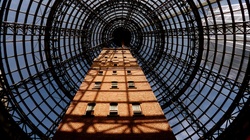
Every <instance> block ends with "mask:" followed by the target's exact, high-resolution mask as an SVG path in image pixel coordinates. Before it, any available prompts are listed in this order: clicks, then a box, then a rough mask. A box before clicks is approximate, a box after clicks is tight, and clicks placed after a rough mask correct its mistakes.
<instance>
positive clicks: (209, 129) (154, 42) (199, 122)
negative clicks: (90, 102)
mask: <svg viewBox="0 0 250 140" xmlns="http://www.w3.org/2000/svg"><path fill="white" fill-rule="evenodd" d="M249 5H250V3H249V0H234V1H231V0H221V1H218V0H195V1H189V0H134V1H131V0H20V1H16V0H15V1H11V0H4V1H1V2H0V6H1V12H0V18H1V21H0V26H1V33H0V34H1V35H0V52H1V53H0V57H1V61H0V68H1V69H0V78H1V80H0V81H1V82H0V98H1V106H0V107H1V109H0V111H1V112H0V114H2V115H1V116H0V118H2V119H1V121H0V123H1V124H2V126H3V127H2V128H1V129H0V130H3V131H1V132H0V133H2V135H4V134H6V135H8V136H9V137H11V138H16V139H22V138H31V139H49V138H52V137H53V135H54V133H55V131H56V128H57V126H58V124H59V123H60V121H61V119H62V117H63V115H64V114H65V112H66V110H67V107H68V106H69V104H70V102H71V100H72V98H73V97H74V95H75V93H76V91H77V90H78V88H79V86H80V84H81V83H82V81H83V79H84V77H85V75H86V73H87V72H88V69H89V68H90V66H91V64H92V61H93V59H94V58H95V57H97V56H98V54H99V53H100V52H101V50H102V48H104V47H110V48H116V47H119V42H120V41H121V40H122V41H125V44H126V46H127V47H128V48H130V50H131V52H132V54H133V55H134V57H136V58H137V60H138V63H139V65H140V66H141V67H142V69H143V71H144V73H145V75H146V77H147V79H148V81H149V83H150V85H151V87H152V89H153V91H154V93H155V96H156V97H157V99H158V102H159V103H160V105H161V107H162V110H163V111H164V113H165V116H166V118H167V119H168V121H169V123H170V125H171V127H172V130H173V132H174V134H175V136H176V138H177V139H223V138H225V137H230V136H231V135H230V132H232V131H233V130H236V129H237V130H239V131H240V129H243V128H242V127H241V126H242V122H245V121H246V120H248V119H246V118H247V117H246V116H247V115H246V114H250V113H249V110H250V109H249V105H250V100H249V96H250V94H249V93H250V83H249V79H250V63H249V56H250V53H249V52H250V43H249V40H250V36H249V34H250V24H249V23H250V21H249V11H250V7H249ZM248 128H249V126H248ZM243 130H244V129H243ZM235 133H237V134H238V131H236V132H235ZM239 133H240V132H239ZM15 134H17V135H15Z"/></svg>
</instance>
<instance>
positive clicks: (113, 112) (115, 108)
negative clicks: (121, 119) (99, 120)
mask: <svg viewBox="0 0 250 140" xmlns="http://www.w3.org/2000/svg"><path fill="white" fill-rule="evenodd" d="M109 109H110V112H109V116H117V115H118V104H117V103H110V108H109Z"/></svg>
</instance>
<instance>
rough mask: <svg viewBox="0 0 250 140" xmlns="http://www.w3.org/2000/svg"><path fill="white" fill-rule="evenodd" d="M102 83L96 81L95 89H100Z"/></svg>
mask: <svg viewBox="0 0 250 140" xmlns="http://www.w3.org/2000/svg"><path fill="white" fill-rule="evenodd" d="M101 83H102V82H95V86H94V89H100V88H101Z"/></svg>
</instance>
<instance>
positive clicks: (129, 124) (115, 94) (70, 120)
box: [54, 49, 175, 140]
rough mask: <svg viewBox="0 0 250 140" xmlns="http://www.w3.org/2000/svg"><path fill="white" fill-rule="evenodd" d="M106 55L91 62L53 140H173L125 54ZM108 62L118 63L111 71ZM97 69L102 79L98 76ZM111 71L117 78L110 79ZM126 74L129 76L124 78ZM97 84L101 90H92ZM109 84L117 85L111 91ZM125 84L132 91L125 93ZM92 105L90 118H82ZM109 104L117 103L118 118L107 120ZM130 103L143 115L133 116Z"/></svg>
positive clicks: (151, 95)
mask: <svg viewBox="0 0 250 140" xmlns="http://www.w3.org/2000/svg"><path fill="white" fill-rule="evenodd" d="M106 51H107V49H104V50H103V51H102V52H101V54H100V55H99V57H98V58H96V59H95V61H94V64H93V66H92V69H91V70H90V71H89V73H88V75H87V76H86V77H85V80H84V82H83V83H82V85H81V86H80V88H79V90H78V92H77V93H76V95H75V97H74V99H73V101H72V103H71V105H70V106H69V108H68V110H67V112H66V115H65V116H64V118H63V120H62V122H61V123H60V125H59V127H58V130H57V132H56V134H55V137H54V139H58V140H63V139H65V140H68V139H74V140H76V139H88V140H89V139H102V140H103V139H119V140H120V139H124V140H127V139H143V140H145V139H157V140H160V139H164V140H166V139H171V140H172V139H175V137H174V135H173V133H172V131H171V128H170V126H169V124H168V122H167V120H166V119H165V116H164V114H163V112H162V110H161V107H160V105H159V104H158V102H157V100H156V98H155V96H154V93H153V92H152V90H151V87H150V85H149V84H148V82H147V80H146V78H145V76H144V74H143V72H142V70H141V69H140V67H139V66H138V64H137V63H136V60H135V58H133V57H132V55H131V54H130V52H129V50H128V49H126V50H125V51H126V52H124V50H121V49H118V51H117V52H115V50H109V53H105V52H106ZM115 56H116V57H117V58H114V57H115ZM124 56H126V58H124ZM105 57H107V58H105ZM112 60H115V61H116V63H117V62H118V61H119V62H118V66H116V67H114V66H113V62H112ZM103 61H104V62H105V63H104V62H103ZM124 61H126V64H124ZM128 61H129V63H128ZM100 69H101V70H102V71H103V75H98V71H99V70H100ZM114 70H115V71H117V75H113V71H114ZM127 70H131V73H132V74H131V75H127ZM99 81H100V82H102V84H101V88H100V89H93V87H94V85H95V82H99ZM112 81H117V82H118V88H117V89H111V82H112ZM128 81H134V85H135V87H136V88H133V89H129V88H128V83H127V82H128ZM92 102H93V103H96V105H95V108H94V117H86V116H84V114H85V111H86V108H87V105H88V103H92ZM112 102H115V103H118V115H119V116H114V117H110V116H108V115H109V107H110V103H112ZM134 102H138V103H140V106H141V109H142V114H143V115H141V116H133V110H132V103H134Z"/></svg>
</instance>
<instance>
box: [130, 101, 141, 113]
mask: <svg viewBox="0 0 250 140" xmlns="http://www.w3.org/2000/svg"><path fill="white" fill-rule="evenodd" d="M132 109H133V113H134V116H140V115H142V111H141V105H140V103H133V104H132Z"/></svg>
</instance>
